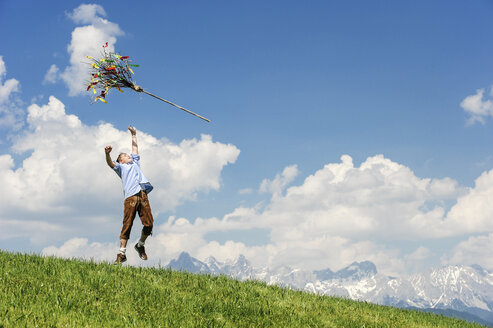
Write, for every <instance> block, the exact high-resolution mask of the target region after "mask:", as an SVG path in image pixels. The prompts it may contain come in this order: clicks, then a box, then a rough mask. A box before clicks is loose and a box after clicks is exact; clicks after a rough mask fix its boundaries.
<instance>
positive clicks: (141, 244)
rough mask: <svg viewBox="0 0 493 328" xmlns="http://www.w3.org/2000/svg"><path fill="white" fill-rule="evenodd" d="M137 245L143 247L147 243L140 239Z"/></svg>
mask: <svg viewBox="0 0 493 328" xmlns="http://www.w3.org/2000/svg"><path fill="white" fill-rule="evenodd" d="M137 245H139V247H142V246H144V245H145V242H143V241H141V240H139V242H138V243H137Z"/></svg>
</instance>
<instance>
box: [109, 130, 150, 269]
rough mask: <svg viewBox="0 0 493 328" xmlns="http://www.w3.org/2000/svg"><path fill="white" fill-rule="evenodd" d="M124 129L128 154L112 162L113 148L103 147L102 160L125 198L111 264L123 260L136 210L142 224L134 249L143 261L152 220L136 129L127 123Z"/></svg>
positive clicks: (125, 257) (145, 256) (146, 181)
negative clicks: (128, 142) (117, 179)
mask: <svg viewBox="0 0 493 328" xmlns="http://www.w3.org/2000/svg"><path fill="white" fill-rule="evenodd" d="M128 130H129V131H130V133H131V134H132V154H130V155H129V154H126V153H121V154H120V155H118V158H117V159H116V161H115V162H113V161H112V160H111V158H110V152H111V150H112V149H113V148H112V147H111V146H106V147H105V148H104V151H105V153H106V163H107V164H108V166H109V167H111V168H112V169H113V170H114V171H115V172H116V174H118V176H119V177H120V178H121V179H122V184H123V194H124V196H125V201H124V202H123V228H122V231H121V233H120V252H119V253H118V254H117V256H116V260H115V262H114V264H120V263H123V262H125V261H126V260H127V256H126V255H125V252H126V250H127V241H128V239H129V238H130V230H131V229H132V224H133V222H134V219H135V214H136V213H137V212H139V217H140V220H141V221H142V224H143V225H144V227H143V228H142V234H141V235H140V240H139V242H138V243H137V244H135V250H136V251H137V252H138V253H139V256H140V258H141V259H142V260H147V255H146V252H145V247H144V244H145V241H146V239H147V237H149V235H151V234H152V225H153V222H154V219H153V217H152V212H151V206H150V204H149V199H148V198H147V192H146V191H145V190H144V184H148V185H150V184H149V180H147V178H146V177H145V176H144V174H143V173H142V171H141V169H140V156H139V149H138V146H137V132H136V130H135V128H134V127H133V126H129V127H128Z"/></svg>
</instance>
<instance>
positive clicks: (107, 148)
mask: <svg viewBox="0 0 493 328" xmlns="http://www.w3.org/2000/svg"><path fill="white" fill-rule="evenodd" d="M112 149H113V148H112V147H111V146H106V147H104V152H105V153H106V154H109V153H110V152H111V150H112Z"/></svg>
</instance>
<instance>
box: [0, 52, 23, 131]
mask: <svg viewBox="0 0 493 328" xmlns="http://www.w3.org/2000/svg"><path fill="white" fill-rule="evenodd" d="M6 75H7V67H6V65H5V62H4V61H3V57H2V56H0V127H10V128H13V129H14V130H16V129H18V128H20V127H21V126H22V119H23V116H24V112H23V111H22V110H21V109H20V108H19V106H18V105H19V104H20V103H21V102H20V100H19V99H18V98H15V97H13V94H14V93H16V92H19V89H20V84H19V81H17V80H16V79H8V80H6V81H4V78H5V76H6Z"/></svg>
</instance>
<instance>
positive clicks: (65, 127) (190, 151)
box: [0, 96, 239, 240]
mask: <svg viewBox="0 0 493 328" xmlns="http://www.w3.org/2000/svg"><path fill="white" fill-rule="evenodd" d="M27 123H28V128H27V129H26V130H25V131H24V132H23V133H19V134H18V135H17V136H15V138H14V139H13V145H12V151H13V152H15V153H17V154H27V157H26V158H25V159H24V160H23V161H22V163H15V162H14V159H13V157H12V155H11V154H3V155H0V181H2V183H1V184H0V197H2V202H1V203H0V213H2V214H1V215H0V219H1V220H6V219H8V218H11V217H15V218H16V220H19V221H26V222H27V221H36V220H41V219H40V218H42V220H43V222H46V223H48V224H52V225H54V226H61V227H64V230H63V234H60V233H59V231H57V230H56V229H53V230H51V232H47V231H44V230H39V231H35V230H33V229H30V228H28V225H26V227H23V226H22V225H21V224H19V225H16V226H14V224H13V223H12V224H10V225H7V226H5V229H6V230H4V231H3V232H4V233H3V234H1V235H0V238H4V239H8V238H9V236H11V237H13V236H16V235H17V234H18V233H21V234H23V235H25V236H29V238H34V239H36V238H37V237H36V236H35V235H36V234H37V235H49V236H50V237H49V238H52V240H60V239H61V240H66V239H67V237H70V236H80V235H83V236H88V237H89V236H92V237H94V236H96V235H98V234H105V233H106V234H107V233H108V232H110V231H111V232H112V233H115V234H116V233H117V232H118V231H119V229H121V227H120V222H121V218H120V217H121V211H122V209H121V207H122V201H123V194H122V186H121V181H120V179H119V178H118V176H117V175H116V174H115V173H114V172H112V170H111V169H109V168H108V166H107V165H106V163H105V160H104V147H105V146H106V145H108V144H111V145H113V147H114V149H115V153H114V154H113V157H116V156H117V153H118V151H124V152H130V149H131V139H130V134H129V132H128V131H121V130H118V129H116V128H114V127H113V126H112V125H111V124H108V123H100V124H98V125H94V126H88V125H85V124H83V123H82V122H81V121H80V120H79V118H78V117H77V116H75V115H70V114H67V113H66V112H65V106H64V104H63V103H62V102H60V101H59V100H58V99H57V98H55V97H53V96H52V97H50V98H49V102H48V104H46V105H43V106H39V105H37V104H33V105H31V106H29V107H28V116H27ZM138 141H139V151H140V154H141V157H142V159H141V163H142V168H143V170H144V172H145V174H146V176H147V177H148V178H149V179H150V180H151V182H152V183H153V185H154V186H155V189H154V190H153V192H152V193H151V194H150V200H151V205H152V209H153V213H154V215H155V216H157V215H158V214H159V213H162V212H164V211H168V210H173V209H174V208H175V207H176V206H177V205H179V204H182V203H183V202H185V201H186V200H190V199H194V197H196V195H197V193H200V192H207V191H209V190H217V189H219V187H220V176H221V171H222V169H223V167H224V166H225V165H227V164H229V163H233V162H235V160H236V158H237V157H238V155H239V150H238V149H237V148H236V147H235V146H233V145H227V144H222V143H219V142H214V141H213V140H212V138H211V137H210V136H208V135H202V136H201V138H200V139H190V140H183V141H182V142H181V143H180V144H174V143H172V142H169V141H168V140H166V139H157V138H155V137H153V136H151V135H149V134H146V133H145V132H142V131H139V132H138ZM16 222H17V221H16ZM19 229H20V230H22V229H24V232H22V231H20V232H19ZM36 240H38V239H36Z"/></svg>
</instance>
